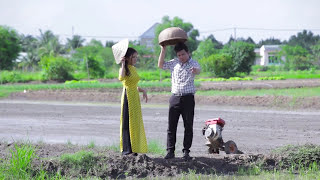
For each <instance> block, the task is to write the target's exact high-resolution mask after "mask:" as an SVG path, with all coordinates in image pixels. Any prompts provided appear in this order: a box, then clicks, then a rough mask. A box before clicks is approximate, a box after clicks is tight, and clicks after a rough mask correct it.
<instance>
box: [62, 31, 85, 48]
mask: <svg viewBox="0 0 320 180" xmlns="http://www.w3.org/2000/svg"><path fill="white" fill-rule="evenodd" d="M67 41H68V42H67V44H66V46H67V48H71V50H75V49H77V48H79V47H82V46H83V43H84V42H85V41H86V40H85V39H82V37H81V36H79V35H74V36H72V38H71V39H69V38H67Z"/></svg>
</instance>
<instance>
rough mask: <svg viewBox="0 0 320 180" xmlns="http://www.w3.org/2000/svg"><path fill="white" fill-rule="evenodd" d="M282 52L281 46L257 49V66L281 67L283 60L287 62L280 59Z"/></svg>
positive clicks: (282, 58) (267, 46)
mask: <svg viewBox="0 0 320 180" xmlns="http://www.w3.org/2000/svg"><path fill="white" fill-rule="evenodd" d="M280 50H281V46H280V45H263V46H261V48H256V49H255V50H254V52H255V53H256V60H255V64H256V65H261V66H268V65H280V64H281V60H285V59H284V57H281V60H280V59H279V57H278V53H279V51H280Z"/></svg>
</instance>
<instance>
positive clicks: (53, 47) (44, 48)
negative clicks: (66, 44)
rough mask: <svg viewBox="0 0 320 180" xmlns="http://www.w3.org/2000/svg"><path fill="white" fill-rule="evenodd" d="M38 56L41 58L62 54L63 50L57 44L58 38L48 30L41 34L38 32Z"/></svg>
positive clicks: (58, 43)
mask: <svg viewBox="0 0 320 180" xmlns="http://www.w3.org/2000/svg"><path fill="white" fill-rule="evenodd" d="M40 34H41V35H40V37H39V46H38V55H39V57H40V58H41V57H43V56H54V55H58V54H64V53H65V49H64V48H63V46H62V45H61V44H60V42H59V37H58V36H56V35H54V34H53V33H52V32H51V31H50V30H48V31H46V32H44V33H42V31H41V30H40Z"/></svg>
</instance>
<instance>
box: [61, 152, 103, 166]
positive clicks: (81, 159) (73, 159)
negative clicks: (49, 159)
mask: <svg viewBox="0 0 320 180" xmlns="http://www.w3.org/2000/svg"><path fill="white" fill-rule="evenodd" d="M60 161H61V165H62V166H63V167H64V168H73V169H78V170H79V171H88V170H89V169H91V168H93V166H94V165H95V164H96V162H97V158H96V157H95V155H94V153H93V152H91V151H79V152H77V153H74V154H63V155H61V157H60Z"/></svg>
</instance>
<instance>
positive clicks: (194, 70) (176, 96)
mask: <svg viewBox="0 0 320 180" xmlns="http://www.w3.org/2000/svg"><path fill="white" fill-rule="evenodd" d="M174 51H175V52H176V54H177V57H178V58H177V59H172V60H170V61H166V62H165V61H164V58H165V54H166V46H161V52H160V55H159V60H158V67H159V68H161V69H164V70H170V71H171V84H172V87H171V93H172V96H171V98H170V101H169V102H170V105H169V115H168V130H167V155H166V156H165V159H172V158H174V157H175V154H174V151H175V144H176V133H177V126H178V121H179V117H180V115H182V119H183V123H184V128H185V131H184V139H183V150H182V151H183V158H184V159H185V160H190V159H191V157H190V155H189V152H190V150H189V149H190V147H191V145H192V139H193V118H194V107H195V101H194V94H195V92H196V89H195V86H194V77H195V75H196V74H199V73H200V70H201V68H200V65H199V63H198V62H197V61H195V60H193V59H192V58H191V57H190V54H189V50H188V47H187V46H186V45H185V44H184V43H178V44H176V45H175V47H174Z"/></svg>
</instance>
